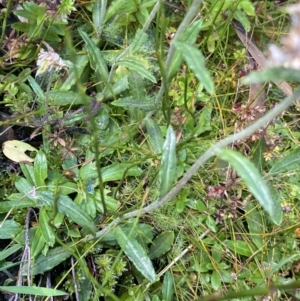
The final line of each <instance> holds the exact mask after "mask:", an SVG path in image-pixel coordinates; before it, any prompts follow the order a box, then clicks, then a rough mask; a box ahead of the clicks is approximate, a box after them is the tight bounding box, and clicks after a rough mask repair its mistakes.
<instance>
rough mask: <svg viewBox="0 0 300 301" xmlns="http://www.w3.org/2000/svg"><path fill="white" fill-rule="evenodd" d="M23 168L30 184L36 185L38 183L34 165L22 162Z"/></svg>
mask: <svg viewBox="0 0 300 301" xmlns="http://www.w3.org/2000/svg"><path fill="white" fill-rule="evenodd" d="M20 167H21V170H22V172H23V174H24V176H25V178H26V180H27V181H28V182H29V184H30V185H32V186H34V185H36V183H35V178H34V171H33V166H31V165H28V164H24V163H20Z"/></svg>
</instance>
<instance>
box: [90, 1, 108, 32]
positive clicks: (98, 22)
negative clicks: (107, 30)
mask: <svg viewBox="0 0 300 301" xmlns="http://www.w3.org/2000/svg"><path fill="white" fill-rule="evenodd" d="M103 3H104V1H101V0H96V1H95V2H94V4H93V9H92V19H93V25H94V28H95V29H96V30H97V31H98V30H99V29H100V27H101V26H102V22H103V21H104V20H103V19H104V15H103V12H105V11H106V7H103V6H102V4H103Z"/></svg>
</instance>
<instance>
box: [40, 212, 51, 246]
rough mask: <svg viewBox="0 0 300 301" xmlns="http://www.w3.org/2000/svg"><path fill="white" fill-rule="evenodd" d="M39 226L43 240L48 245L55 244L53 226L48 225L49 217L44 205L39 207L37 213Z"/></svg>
mask: <svg viewBox="0 0 300 301" xmlns="http://www.w3.org/2000/svg"><path fill="white" fill-rule="evenodd" d="M39 227H40V229H41V232H42V235H43V238H44V241H45V242H46V243H47V245H49V246H50V247H53V246H54V244H55V234H54V230H53V228H52V227H51V226H50V218H49V216H48V213H47V210H46V207H44V208H41V209H40V213H39Z"/></svg>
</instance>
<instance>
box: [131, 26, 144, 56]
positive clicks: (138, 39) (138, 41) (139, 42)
mask: <svg viewBox="0 0 300 301" xmlns="http://www.w3.org/2000/svg"><path fill="white" fill-rule="evenodd" d="M147 39H148V34H146V33H145V32H143V31H142V30H140V29H138V30H137V31H136V34H135V36H134V39H133V41H132V42H131V44H130V53H131V54H133V53H135V52H136V51H138V50H140V49H141V47H142V46H143V45H144V44H145V43H146V42H147Z"/></svg>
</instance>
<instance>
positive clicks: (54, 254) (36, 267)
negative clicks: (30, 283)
mask: <svg viewBox="0 0 300 301" xmlns="http://www.w3.org/2000/svg"><path fill="white" fill-rule="evenodd" d="M70 256H71V253H70V252H68V251H67V250H65V249H63V248H62V247H57V248H54V249H51V250H49V252H48V253H47V256H44V255H42V254H40V255H39V256H38V257H37V258H36V260H35V261H34V264H33V267H32V270H31V275H32V276H35V275H38V274H43V273H45V272H47V271H50V270H52V269H53V268H54V267H56V266H57V265H59V264H60V263H62V262H64V261H65V260H66V259H67V258H69V257H70ZM27 268H28V265H27V264H25V265H24V266H23V270H22V275H24V276H25V275H27Z"/></svg>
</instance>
